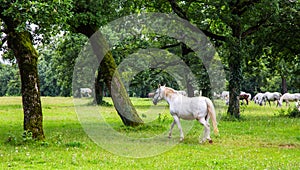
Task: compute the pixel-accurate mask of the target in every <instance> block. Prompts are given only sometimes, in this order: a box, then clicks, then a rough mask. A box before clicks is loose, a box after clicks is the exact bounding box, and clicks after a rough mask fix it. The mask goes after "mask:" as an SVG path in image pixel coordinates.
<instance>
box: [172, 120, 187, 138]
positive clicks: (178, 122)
mask: <svg viewBox="0 0 300 170" xmlns="http://www.w3.org/2000/svg"><path fill="white" fill-rule="evenodd" d="M173 118H174V122H175V123H176V124H177V127H178V129H179V132H180V141H183V139H184V135H183V131H182V127H181V124H180V121H179V118H178V117H177V116H173Z"/></svg>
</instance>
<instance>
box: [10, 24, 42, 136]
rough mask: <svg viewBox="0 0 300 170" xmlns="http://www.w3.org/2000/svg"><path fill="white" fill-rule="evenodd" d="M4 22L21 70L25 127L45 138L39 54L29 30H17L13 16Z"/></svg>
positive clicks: (33, 134)
mask: <svg viewBox="0 0 300 170" xmlns="http://www.w3.org/2000/svg"><path fill="white" fill-rule="evenodd" d="M4 22H5V24H6V25H7V27H8V30H7V31H8V34H7V36H8V38H7V43H8V47H9V48H10V49H11V50H12V51H13V52H14V55H15V58H16V60H17V63H18V66H19V70H20V77H21V93H22V103H23V111H24V124H23V128H24V131H25V133H27V134H28V132H29V133H31V134H32V138H33V139H37V140H43V139H44V138H45V136H44V131H43V114H42V105H41V100H40V85H39V77H38V70H37V60H38V54H37V52H36V50H35V48H34V47H33V43H32V40H31V34H30V33H29V32H27V31H24V32H17V31H15V28H16V26H15V23H13V20H12V19H11V18H5V19H4Z"/></svg>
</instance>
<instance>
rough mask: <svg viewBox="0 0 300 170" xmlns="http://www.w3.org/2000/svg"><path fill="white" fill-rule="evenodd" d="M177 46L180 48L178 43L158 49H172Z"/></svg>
mask: <svg viewBox="0 0 300 170" xmlns="http://www.w3.org/2000/svg"><path fill="white" fill-rule="evenodd" d="M177 46H180V43H176V44H171V45H165V46H162V47H160V49H167V48H173V47H177Z"/></svg>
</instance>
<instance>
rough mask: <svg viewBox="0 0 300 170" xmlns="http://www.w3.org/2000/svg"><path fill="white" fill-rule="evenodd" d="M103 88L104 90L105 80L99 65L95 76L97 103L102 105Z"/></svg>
mask: <svg viewBox="0 0 300 170" xmlns="http://www.w3.org/2000/svg"><path fill="white" fill-rule="evenodd" d="M103 90H104V82H103V78H102V74H101V70H100V67H99V68H98V74H97V77H96V78H95V103H96V104H98V105H101V104H102V103H103V96H104V95H103Z"/></svg>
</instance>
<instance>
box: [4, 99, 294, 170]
mask: <svg viewBox="0 0 300 170" xmlns="http://www.w3.org/2000/svg"><path fill="white" fill-rule="evenodd" d="M105 100H106V101H108V102H110V103H112V102H111V100H110V99H109V98H105ZM132 102H133V104H134V105H135V106H136V109H137V111H138V113H139V114H140V117H141V118H143V120H144V121H145V122H146V124H145V125H143V126H139V127H135V128H132V127H125V126H124V125H122V122H121V120H120V118H119V117H118V115H117V114H116V112H115V110H114V109H113V107H107V106H106V107H98V108H97V111H100V112H101V116H102V118H103V119H102V121H99V120H97V119H96V118H95V119H91V122H90V124H89V125H100V127H101V126H102V125H104V124H105V123H103V122H106V123H107V124H108V125H109V126H110V127H112V129H113V130H114V131H116V132H117V133H120V134H122V135H124V136H126V137H128V138H130V139H132V138H151V137H153V136H154V137H155V136H158V135H161V134H162V133H166V132H167V131H168V129H169V127H170V123H171V122H172V118H171V116H170V115H169V113H168V108H167V107H166V103H165V102H161V103H159V105H158V106H152V103H151V101H150V100H148V99H137V98H132ZM88 103H89V100H88V99H85V100H83V102H82V107H83V108H85V107H86V108H88V109H90V108H89V107H91V108H93V109H94V107H93V106H92V105H89V104H88ZM216 105H220V106H221V107H218V109H217V112H218V122H219V130H220V136H219V137H216V136H214V135H213V134H212V139H213V140H214V143H213V144H208V143H205V144H199V142H198V138H199V136H200V135H201V134H202V130H203V127H202V126H201V125H199V124H198V123H197V122H196V121H190V122H183V124H191V125H193V126H192V128H191V129H190V130H189V131H188V129H186V128H184V129H183V130H184V132H185V140H184V141H183V142H182V143H179V144H178V145H175V146H172V147H170V148H169V149H168V150H166V151H164V152H162V153H159V154H157V155H155V156H151V157H147V154H148V152H149V151H151V150H155V149H157V148H160V147H162V146H161V144H162V142H165V140H168V139H167V136H166V134H164V135H165V136H164V138H163V139H160V140H161V141H158V142H157V146H155V145H154V147H153V145H149V146H148V145H147V144H145V143H143V141H138V142H136V143H135V144H136V145H135V147H136V148H138V150H136V151H133V152H131V151H130V150H129V151H128V153H124V154H125V155H126V154H128V155H132V154H133V153H135V152H136V153H139V155H146V157H144V158H130V157H124V156H120V154H113V153H111V152H110V151H107V150H109V149H107V148H105V147H106V146H107V147H113V146H115V147H116V148H111V149H115V151H116V152H118V151H119V150H122V149H124V148H126V145H125V144H124V141H111V142H110V143H101V144H99V145H100V146H102V147H100V146H99V145H98V144H96V143H94V142H93V141H92V140H91V139H90V138H89V136H88V135H87V134H86V132H85V131H84V129H83V127H84V125H81V124H80V121H79V120H78V115H77V114H76V112H75V107H74V102H73V99H72V98H63V97H43V98H42V106H43V115H44V131H45V135H46V140H45V141H43V142H35V141H32V140H31V139H30V138H29V137H27V138H24V137H23V138H22V133H23V129H22V127H23V121H22V120H23V113H22V105H21V98H20V97H1V98H0V122H1V124H0V169H299V168H300V119H299V118H288V117H282V116H278V115H279V113H280V110H281V108H276V107H275V106H271V107H269V106H263V107H261V106H257V105H254V104H253V103H251V104H250V105H249V106H245V107H244V106H243V107H242V113H241V115H242V117H241V120H233V119H230V118H228V117H227V116H226V114H225V111H226V106H224V105H223V102H222V101H217V103H216ZM283 109H287V108H285V107H283ZM92 111H94V110H91V112H92ZM99 133H102V132H99ZM101 137H102V138H108V137H110V134H106V135H104V136H101ZM177 140H179V133H178V129H177V127H174V135H173V138H172V140H171V141H177ZM104 142H105V140H104ZM106 142H107V141H106ZM166 145H167V144H166ZM149 147H152V148H150V150H149ZM140 157H143V156H140Z"/></svg>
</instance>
